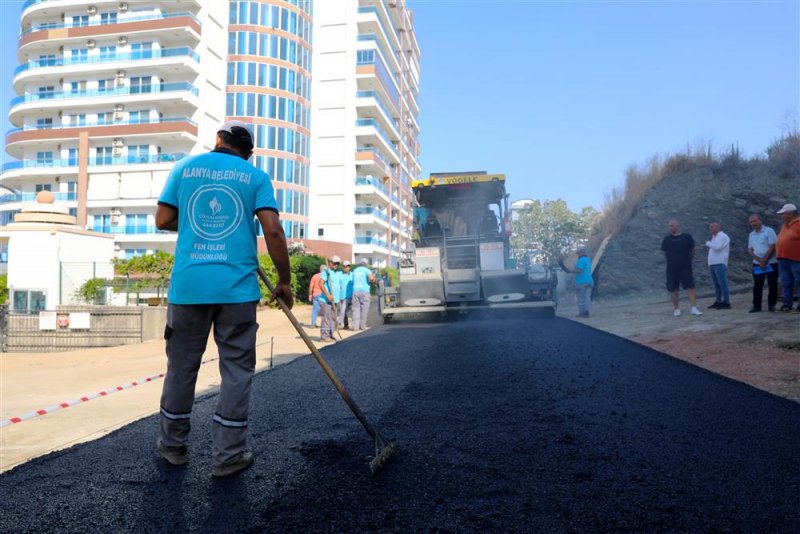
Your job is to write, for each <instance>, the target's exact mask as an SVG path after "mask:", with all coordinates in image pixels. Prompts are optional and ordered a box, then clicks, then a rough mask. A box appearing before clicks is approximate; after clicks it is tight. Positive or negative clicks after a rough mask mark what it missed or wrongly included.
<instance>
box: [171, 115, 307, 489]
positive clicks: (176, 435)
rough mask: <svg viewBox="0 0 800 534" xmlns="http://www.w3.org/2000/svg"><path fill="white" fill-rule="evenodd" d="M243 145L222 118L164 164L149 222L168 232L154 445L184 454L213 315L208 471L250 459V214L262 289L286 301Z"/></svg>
mask: <svg viewBox="0 0 800 534" xmlns="http://www.w3.org/2000/svg"><path fill="white" fill-rule="evenodd" d="M252 153H253V131H252V126H251V125H249V124H246V123H242V122H239V121H229V122H226V123H225V124H223V125H222V127H221V128H220V129H219V131H218V133H217V138H216V145H215V147H214V150H213V151H211V152H209V153H207V154H200V155H196V156H190V157H188V158H185V159H183V160H181V161H180V162H178V163H177V164H176V165H175V167H173V169H172V171H171V172H170V174H169V177H168V178H167V183H166V185H165V186H164V190H163V191H162V193H161V196H160V197H159V200H158V211H157V212H156V226H157V227H158V228H159V229H161V230H177V232H178V241H177V244H176V247H175V265H174V267H173V269H172V278H171V281H170V288H169V298H168V300H169V307H168V309H167V327H166V330H165V332H164V338H165V339H166V351H167V373H166V376H165V377H164V387H163V390H162V394H161V432H160V437H159V439H158V442H157V444H156V449H157V451H158V453H159V454H160V455H161V457H162V458H164V459H165V460H167V461H168V462H169V463H171V464H173V465H183V464H185V463H186V462H187V461H188V451H187V444H188V438H189V430H190V418H191V412H192V404H193V403H194V390H195V382H196V381H197V372H198V369H199V367H200V362H201V358H202V356H203V352H204V351H205V349H206V344H207V342H208V335H209V332H210V330H211V327H212V325H213V327H214V339H215V341H216V343H217V347H218V350H219V370H220V375H221V377H222V383H221V386H220V393H219V399H218V401H217V406H216V411H215V413H214V416H213V418H212V420H213V426H212V430H211V439H212V445H213V446H212V456H213V470H212V475H213V476H227V475H231V474H233V473H236V472H238V471H241V470H242V469H245V468H247V467H249V466H250V465H251V464H252V463H253V454H252V453H251V452H250V451H248V450H246V437H247V414H248V411H249V405H250V386H251V383H252V377H253V371H254V369H255V361H256V331H257V330H258V323H257V322H256V305H257V304H258V301H259V299H260V297H261V291H260V289H259V286H258V279H257V276H256V269H257V267H258V257H257V236H256V229H255V225H254V224H253V218H254V217H257V218H258V221H259V222H260V223H261V227H262V228H263V230H264V240H265V241H266V243H267V249H268V251H269V255H270V257H271V258H272V261H273V262H274V264H275V267H276V269H277V271H278V283H277V285H276V286H275V292H274V293H273V295H272V297H273V299H275V298H281V299H283V301H284V302H286V304H287V306H289V307H290V308H291V307H292V305H293V299H292V290H291V285H290V270H289V254H288V251H287V248H286V236H285V235H284V233H283V228H282V226H281V223H280V218H279V216H278V209H277V204H276V202H275V195H274V191H273V189H272V184H271V183H270V179H269V176H268V175H267V174H266V173H265V172H263V171H261V170H259V169H257V168H256V167H254V166H253V165H251V164H250V163H248V161H247V160H248V159H249V158H250V156H251V155H252Z"/></svg>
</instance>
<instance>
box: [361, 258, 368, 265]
mask: <svg viewBox="0 0 800 534" xmlns="http://www.w3.org/2000/svg"><path fill="white" fill-rule="evenodd" d="M361 265H369V261H368V260H367V258H363V259H362V260H361Z"/></svg>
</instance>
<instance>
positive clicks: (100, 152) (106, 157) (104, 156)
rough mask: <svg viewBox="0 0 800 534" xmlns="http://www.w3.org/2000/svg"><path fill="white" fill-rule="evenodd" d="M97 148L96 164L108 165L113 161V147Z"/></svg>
mask: <svg viewBox="0 0 800 534" xmlns="http://www.w3.org/2000/svg"><path fill="white" fill-rule="evenodd" d="M96 150H97V152H96V154H95V158H94V163H95V165H108V164H110V163H111V161H112V159H113V156H112V152H113V149H112V148H111V147H110V146H99V147H97V149H96Z"/></svg>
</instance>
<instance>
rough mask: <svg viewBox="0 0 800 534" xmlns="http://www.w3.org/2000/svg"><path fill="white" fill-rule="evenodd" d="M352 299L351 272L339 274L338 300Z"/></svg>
mask: <svg viewBox="0 0 800 534" xmlns="http://www.w3.org/2000/svg"><path fill="white" fill-rule="evenodd" d="M352 297H353V271H350V272H349V273H346V272H344V271H342V272H340V273H339V298H340V299H349V298H352Z"/></svg>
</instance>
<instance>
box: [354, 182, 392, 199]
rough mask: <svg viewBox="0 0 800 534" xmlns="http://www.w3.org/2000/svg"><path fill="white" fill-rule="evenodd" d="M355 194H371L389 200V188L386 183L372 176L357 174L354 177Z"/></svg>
mask: <svg viewBox="0 0 800 534" xmlns="http://www.w3.org/2000/svg"><path fill="white" fill-rule="evenodd" d="M376 192H377V193H380V194H377V193H376ZM356 194H357V195H358V194H364V195H370V194H372V195H375V196H377V197H379V198H381V199H383V200H389V190H388V189H387V188H386V184H384V183H383V182H382V181H381V180H378V179H375V178H372V177H366V176H359V177H357V178H356Z"/></svg>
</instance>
